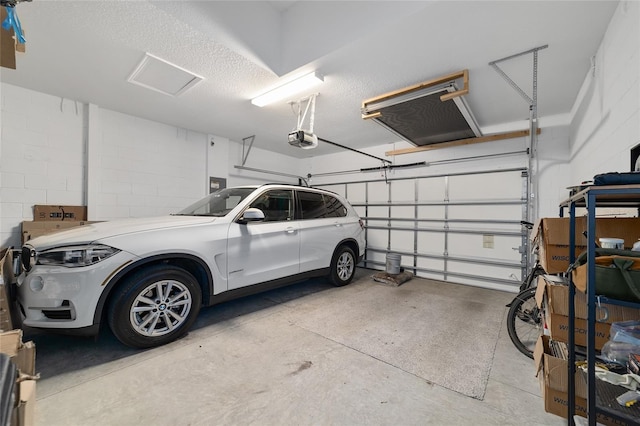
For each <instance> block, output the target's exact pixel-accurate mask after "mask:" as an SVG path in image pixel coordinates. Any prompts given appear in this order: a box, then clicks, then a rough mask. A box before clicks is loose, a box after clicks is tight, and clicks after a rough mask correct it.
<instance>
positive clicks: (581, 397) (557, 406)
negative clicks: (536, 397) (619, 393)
mask: <svg viewBox="0 0 640 426" xmlns="http://www.w3.org/2000/svg"><path fill="white" fill-rule="evenodd" d="M533 360H534V363H535V366H536V375H537V377H538V379H539V380H540V392H541V394H542V400H543V401H544V411H546V412H547V413H551V414H555V415H557V416H560V417H563V418H565V419H566V418H567V414H568V410H569V408H568V407H569V378H568V376H569V370H568V368H569V364H568V362H567V360H564V359H560V358H557V357H555V356H553V355H552V354H551V350H550V346H549V336H540V338H539V339H538V342H537V343H536V348H535V350H534V352H533ZM586 398H587V384H586V382H585V378H584V376H583V374H582V373H581V372H579V371H576V375H575V414H577V415H579V416H582V417H586V416H587V400H586ZM596 420H597V421H598V422H600V423H602V424H605V425H625V424H626V423H624V422H620V421H618V420H615V419H613V418H611V417H608V416H605V415H603V414H598V416H597V417H596Z"/></svg>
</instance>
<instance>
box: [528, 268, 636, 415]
mask: <svg viewBox="0 0 640 426" xmlns="http://www.w3.org/2000/svg"><path fill="white" fill-rule="evenodd" d="M536 302H537V304H538V307H540V308H541V309H542V310H543V312H544V323H545V327H546V329H547V331H548V335H544V336H541V337H540V339H539V340H538V342H537V345H536V349H535V351H534V361H535V366H536V373H537V376H538V378H539V379H540V388H541V391H542V398H543V400H544V408H545V411H547V412H549V413H553V414H556V415H558V416H562V417H565V418H566V417H567V414H568V389H569V387H568V377H569V369H568V365H569V364H568V361H567V359H566V357H564V356H559V355H558V354H554V353H553V352H552V350H551V344H550V343H551V342H552V341H555V342H563V343H567V342H568V338H569V333H568V331H569V327H568V324H569V315H568V307H569V287H568V285H567V283H566V279H565V278H562V277H559V276H555V275H542V276H540V277H539V278H538V288H537V291H536ZM574 306H575V334H574V337H575V344H576V345H579V346H586V345H587V320H586V318H587V300H586V296H585V295H584V294H583V293H580V292H577V293H576V294H575V298H574ZM596 309H597V312H596V315H597V316H598V318H599V319H600V321H597V322H596V323H595V338H596V339H595V342H596V349H598V350H599V349H601V348H602V346H603V345H604V344H605V343H606V342H607V341H608V340H609V333H610V328H611V323H613V322H618V321H627V320H630V319H637V318H640V310H638V309H633V308H628V307H623V306H617V305H609V304H604V303H603V304H601V305H600V306H598V307H597V308H596ZM575 396H576V399H575V404H576V405H575V407H576V412H575V413H576V414H578V415H580V416H583V417H586V413H587V401H586V398H587V386H586V382H585V379H584V375H583V374H582V373H581V372H580V371H577V372H576V376H575ZM597 421H598V422H600V423H602V424H606V425H618V424H624V423H620V422H618V421H616V420H614V419H612V418H610V417H607V416H603V415H598V417H597Z"/></svg>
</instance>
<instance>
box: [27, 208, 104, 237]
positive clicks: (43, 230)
mask: <svg viewBox="0 0 640 426" xmlns="http://www.w3.org/2000/svg"><path fill="white" fill-rule="evenodd" d="M33 217H34V220H33V221H24V222H22V243H23V244H24V243H25V242H26V241H29V240H30V239H32V238H36V237H40V236H42V235H48V234H51V233H53V232H56V231H62V230H65V229H69V228H73V227H76V226H82V225H86V224H89V223H94V222H90V221H87V206H58V205H42V204H38V205H35V206H33Z"/></svg>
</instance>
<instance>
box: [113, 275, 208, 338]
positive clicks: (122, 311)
mask: <svg viewBox="0 0 640 426" xmlns="http://www.w3.org/2000/svg"><path fill="white" fill-rule="evenodd" d="M201 304H202V295H201V291H200V286H199V285H198V282H197V281H196V279H195V278H194V277H193V276H192V275H191V274H189V273H188V272H187V271H185V270H183V269H181V268H177V267H174V266H169V265H154V266H150V267H148V268H144V269H142V270H140V271H138V272H136V273H134V274H133V275H131V276H129V277H127V278H126V279H125V281H124V282H123V283H122V285H121V286H120V287H119V289H118V290H117V292H116V293H115V295H114V297H113V298H112V300H111V303H110V305H109V306H110V309H109V312H108V321H109V326H110V327H111V330H112V331H113V334H114V335H115V336H116V337H117V338H118V340H120V341H121V342H122V343H124V344H125V345H128V346H132V347H135V348H150V347H154V346H160V345H164V344H166V343H169V342H171V341H173V340H175V339H177V338H178V337H180V336H181V335H183V334H185V333H186V332H187V331H189V328H190V327H191V325H192V324H193V322H194V321H195V319H196V317H197V315H198V312H199V311H200V306H201Z"/></svg>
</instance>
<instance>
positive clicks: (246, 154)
mask: <svg viewBox="0 0 640 426" xmlns="http://www.w3.org/2000/svg"><path fill="white" fill-rule="evenodd" d="M255 139H256V135H251V136H247V137H246V138H242V165H243V166H244V165H245V163H246V162H247V158H249V153H250V152H251V148H252V147H253V141H254V140H255ZM247 141H249V148H247V152H246V153H245V151H244V150H245V145H246V143H247Z"/></svg>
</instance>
